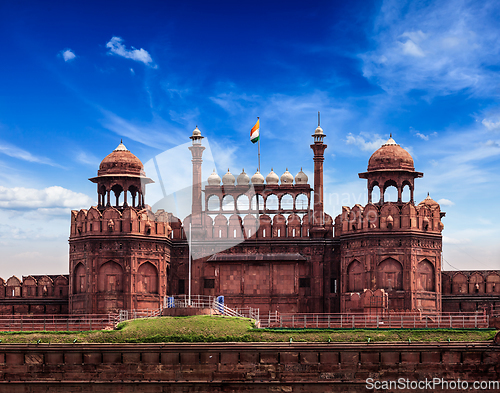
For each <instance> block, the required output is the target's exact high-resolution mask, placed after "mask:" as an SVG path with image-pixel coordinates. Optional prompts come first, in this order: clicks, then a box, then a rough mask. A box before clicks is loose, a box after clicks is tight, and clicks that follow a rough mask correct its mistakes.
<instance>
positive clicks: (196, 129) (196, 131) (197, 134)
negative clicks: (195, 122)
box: [193, 126, 201, 136]
mask: <svg viewBox="0 0 500 393" xmlns="http://www.w3.org/2000/svg"><path fill="white" fill-rule="evenodd" d="M193 136H201V131H200V130H199V128H198V126H196V128H195V129H194V130H193Z"/></svg>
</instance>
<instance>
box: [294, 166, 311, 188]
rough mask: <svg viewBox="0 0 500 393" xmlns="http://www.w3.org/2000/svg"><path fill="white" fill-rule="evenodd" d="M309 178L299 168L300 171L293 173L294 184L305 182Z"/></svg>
mask: <svg viewBox="0 0 500 393" xmlns="http://www.w3.org/2000/svg"><path fill="white" fill-rule="evenodd" d="M308 180H309V178H308V177H307V175H306V174H305V173H304V172H303V171H302V168H300V172H299V173H297V174H296V175H295V184H307V182H308Z"/></svg>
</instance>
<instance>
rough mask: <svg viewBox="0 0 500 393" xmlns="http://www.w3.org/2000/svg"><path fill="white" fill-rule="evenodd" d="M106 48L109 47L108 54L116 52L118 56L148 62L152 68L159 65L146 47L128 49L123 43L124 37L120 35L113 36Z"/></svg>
mask: <svg viewBox="0 0 500 393" xmlns="http://www.w3.org/2000/svg"><path fill="white" fill-rule="evenodd" d="M106 48H108V49H109V52H108V54H114V55H117V56H121V57H125V58H126V59H131V60H134V61H138V62H141V63H144V64H146V65H147V66H149V67H151V68H157V65H156V64H155V63H154V62H153V59H152V58H151V55H150V54H149V53H148V51H146V50H145V49H142V48H141V49H135V48H134V47H132V48H131V49H127V48H126V47H125V45H123V39H122V38H120V37H113V38H111V40H110V41H109V42H108V43H107V44H106Z"/></svg>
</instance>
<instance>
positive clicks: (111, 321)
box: [0, 314, 117, 332]
mask: <svg viewBox="0 0 500 393" xmlns="http://www.w3.org/2000/svg"><path fill="white" fill-rule="evenodd" d="M116 321H117V315H116V314H68V315H65V314H54V315H44V314H41V315H2V316H0V331H4V332H5V331H9V332H14V331H15V332H25V331H87V330H102V329H111V328H114V326H115V324H116Z"/></svg>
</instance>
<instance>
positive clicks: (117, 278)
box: [97, 261, 123, 293]
mask: <svg viewBox="0 0 500 393" xmlns="http://www.w3.org/2000/svg"><path fill="white" fill-rule="evenodd" d="M97 290H98V291H99V292H114V293H117V292H123V269H122V267H121V266H120V265H119V264H118V263H116V262H114V261H108V262H106V263H104V264H102V265H101V267H100V268H99V273H98V277H97Z"/></svg>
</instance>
